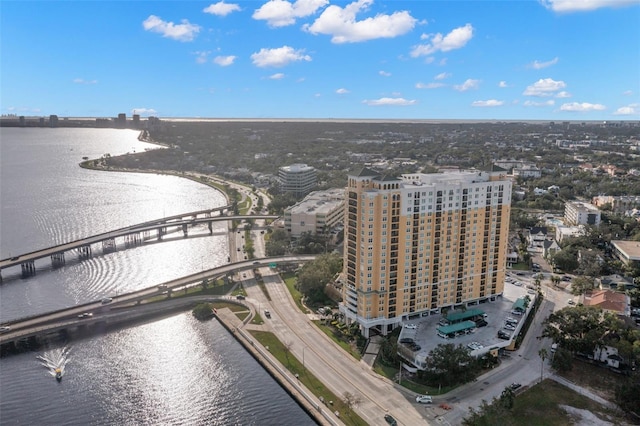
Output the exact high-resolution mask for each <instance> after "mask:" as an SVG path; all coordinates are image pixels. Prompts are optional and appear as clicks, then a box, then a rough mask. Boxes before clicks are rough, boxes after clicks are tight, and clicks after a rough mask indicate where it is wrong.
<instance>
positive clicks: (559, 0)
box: [539, 0, 638, 12]
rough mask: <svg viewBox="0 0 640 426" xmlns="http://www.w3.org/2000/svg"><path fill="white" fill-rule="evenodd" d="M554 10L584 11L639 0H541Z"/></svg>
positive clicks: (627, 3)
mask: <svg viewBox="0 0 640 426" xmlns="http://www.w3.org/2000/svg"><path fill="white" fill-rule="evenodd" d="M539 1H540V3H542V4H543V5H544V7H546V8H547V9H551V10H553V11H554V12H584V11H589V10H595V9H600V8H601V7H622V6H629V5H632V4H637V3H638V0H539Z"/></svg>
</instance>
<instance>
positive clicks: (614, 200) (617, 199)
mask: <svg viewBox="0 0 640 426" xmlns="http://www.w3.org/2000/svg"><path fill="white" fill-rule="evenodd" d="M591 203H592V204H593V205H594V206H596V207H598V208H603V207H604V206H609V207H610V208H611V211H612V212H613V213H618V214H624V213H625V212H627V211H629V210H633V209H635V208H638V207H640V195H618V196H612V195H600V196H597V197H593V199H592V200H591Z"/></svg>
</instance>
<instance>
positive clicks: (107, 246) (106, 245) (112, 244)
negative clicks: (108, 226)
mask: <svg viewBox="0 0 640 426" xmlns="http://www.w3.org/2000/svg"><path fill="white" fill-rule="evenodd" d="M116 249H117V248H116V239H115V238H109V239H108V240H104V241H103V242H102V252H103V253H111V252H114V251H116Z"/></svg>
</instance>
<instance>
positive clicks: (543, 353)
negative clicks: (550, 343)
mask: <svg viewBox="0 0 640 426" xmlns="http://www.w3.org/2000/svg"><path fill="white" fill-rule="evenodd" d="M548 355H549V354H548V353H547V350H546V349H545V348H541V349H540V350H539V351H538V356H539V357H540V381H541V382H542V379H543V378H544V376H543V373H544V360H545V359H547V357H548Z"/></svg>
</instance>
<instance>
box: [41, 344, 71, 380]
mask: <svg viewBox="0 0 640 426" xmlns="http://www.w3.org/2000/svg"><path fill="white" fill-rule="evenodd" d="M70 351H71V348H69V347H67V346H65V347H63V348H57V349H52V350H50V351H46V352H45V353H43V354H42V355H38V356H37V357H36V358H37V359H38V360H39V361H40V365H42V366H43V367H44V368H46V369H47V371H48V373H49V374H50V375H51V376H53V377H55V378H56V380H58V381H61V380H62V376H63V375H64V368H65V366H66V365H67V363H68V362H69V352H70Z"/></svg>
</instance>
